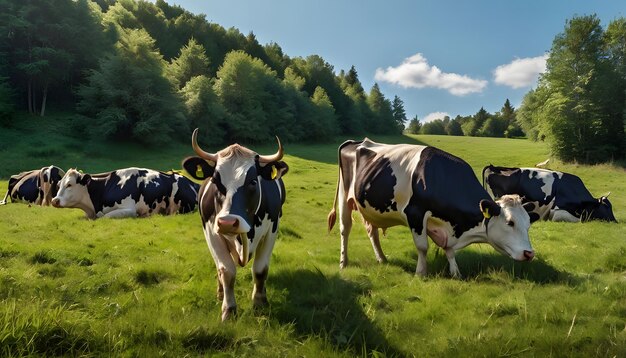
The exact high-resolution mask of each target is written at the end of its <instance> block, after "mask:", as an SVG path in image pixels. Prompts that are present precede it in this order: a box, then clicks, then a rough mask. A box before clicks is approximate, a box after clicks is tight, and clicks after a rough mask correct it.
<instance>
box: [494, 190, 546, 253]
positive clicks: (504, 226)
mask: <svg viewBox="0 0 626 358" xmlns="http://www.w3.org/2000/svg"><path fill="white" fill-rule="evenodd" d="M497 204H498V205H499V206H500V214H499V215H494V216H492V217H491V218H490V219H489V222H488V224H487V225H488V231H487V241H488V242H489V243H490V244H491V245H492V246H493V247H494V248H495V249H496V250H497V251H499V252H500V253H502V254H504V255H507V256H510V257H511V258H513V259H515V260H518V261H530V260H532V259H533V257H534V256H535V252H534V251H533V248H532V246H531V245H530V239H529V238H528V230H529V228H530V217H529V216H528V213H527V212H526V210H525V209H524V207H523V206H522V200H521V198H520V197H519V196H518V195H504V196H502V197H501V198H500V199H499V200H498V201H497Z"/></svg>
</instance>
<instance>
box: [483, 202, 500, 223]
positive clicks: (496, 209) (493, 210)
mask: <svg viewBox="0 0 626 358" xmlns="http://www.w3.org/2000/svg"><path fill="white" fill-rule="evenodd" d="M480 211H482V212H483V216H484V217H485V218H486V219H489V218H491V217H492V216H498V215H500V212H501V211H502V208H501V207H500V205H498V203H496V202H495V201H493V200H485V199H483V200H481V201H480Z"/></svg>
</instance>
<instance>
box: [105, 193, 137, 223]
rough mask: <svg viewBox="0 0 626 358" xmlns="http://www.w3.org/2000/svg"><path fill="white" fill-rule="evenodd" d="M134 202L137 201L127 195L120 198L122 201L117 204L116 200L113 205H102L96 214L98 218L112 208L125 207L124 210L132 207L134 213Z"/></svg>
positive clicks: (112, 209)
mask: <svg viewBox="0 0 626 358" xmlns="http://www.w3.org/2000/svg"><path fill="white" fill-rule="evenodd" d="M136 204H137V203H136V202H135V200H133V198H131V197H130V196H129V197H126V198H124V199H122V202H121V203H119V204H118V203H117V202H116V203H115V205H113V206H103V207H102V211H100V212H97V213H96V216H97V217H99V218H100V217H103V216H104V215H106V214H108V213H110V212H112V211H114V210H119V209H125V210H131V209H132V210H135V213H136V212H137V210H136V207H135V205H136Z"/></svg>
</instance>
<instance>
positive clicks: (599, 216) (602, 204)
mask: <svg viewBox="0 0 626 358" xmlns="http://www.w3.org/2000/svg"><path fill="white" fill-rule="evenodd" d="M610 194H611V193H609V194H607V195H606V196H603V197H600V198H599V199H597V200H593V201H589V202H585V203H583V209H582V213H581V214H580V219H581V220H582V221H587V220H604V221H610V222H617V220H616V219H615V215H613V205H611V202H610V201H609V199H608V196H609V195H610Z"/></svg>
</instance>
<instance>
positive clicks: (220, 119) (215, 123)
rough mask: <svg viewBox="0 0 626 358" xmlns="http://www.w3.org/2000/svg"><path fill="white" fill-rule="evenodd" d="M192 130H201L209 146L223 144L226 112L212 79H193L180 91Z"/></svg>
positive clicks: (204, 77) (202, 136) (200, 77)
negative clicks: (214, 88)
mask: <svg viewBox="0 0 626 358" xmlns="http://www.w3.org/2000/svg"><path fill="white" fill-rule="evenodd" d="M180 94H181V97H182V99H183V101H184V103H185V109H186V114H187V119H188V121H189V123H190V127H191V128H199V131H200V138H202V140H203V141H204V142H205V143H207V144H221V143H223V142H224V135H225V133H226V131H225V129H224V128H225V127H226V110H225V109H224V107H223V106H222V105H221V103H220V101H219V98H218V97H217V95H216V94H215V91H214V90H213V83H212V82H211V79H210V78H208V77H206V76H203V75H200V76H195V77H192V78H191V79H190V80H189V81H187V82H186V84H185V87H183V88H182V89H181V90H180Z"/></svg>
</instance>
